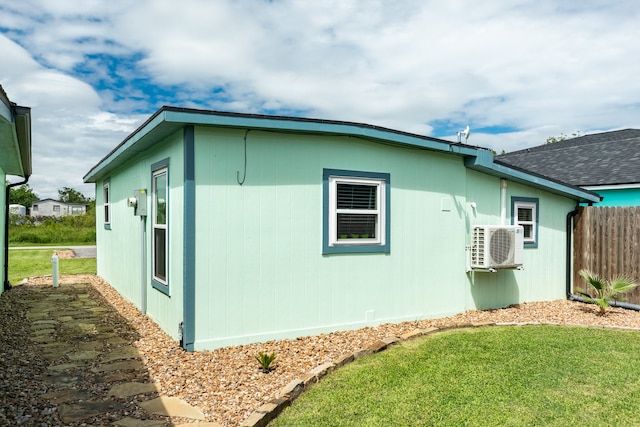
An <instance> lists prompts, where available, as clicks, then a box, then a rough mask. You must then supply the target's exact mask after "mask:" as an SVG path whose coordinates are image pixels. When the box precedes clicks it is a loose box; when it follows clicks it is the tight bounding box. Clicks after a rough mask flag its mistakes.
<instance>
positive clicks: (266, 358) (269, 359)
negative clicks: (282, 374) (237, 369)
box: [255, 351, 276, 374]
mask: <svg viewBox="0 0 640 427" xmlns="http://www.w3.org/2000/svg"><path fill="white" fill-rule="evenodd" d="M255 358H256V360H257V361H258V363H259V364H260V369H261V370H262V372H264V373H265V374H268V373H269V372H271V371H272V370H273V366H271V364H272V363H273V361H274V360H276V354H275V353H271V354H268V353H263V352H261V351H259V352H258V355H257V356H255Z"/></svg>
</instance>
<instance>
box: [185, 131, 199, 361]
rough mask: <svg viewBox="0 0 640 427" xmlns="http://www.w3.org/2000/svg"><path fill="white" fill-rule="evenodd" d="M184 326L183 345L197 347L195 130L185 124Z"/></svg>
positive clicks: (191, 349)
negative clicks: (195, 345)
mask: <svg viewBox="0 0 640 427" xmlns="http://www.w3.org/2000/svg"><path fill="white" fill-rule="evenodd" d="M183 197H184V223H183V231H184V233H183V245H184V246H183V254H184V255H183V265H184V268H183V273H182V274H183V300H182V304H183V316H184V319H183V329H182V348H184V349H185V350H187V351H194V349H195V348H194V344H195V328H196V278H195V276H196V232H195V226H196V184H195V131H194V127H193V126H186V127H185V128H184V196H183Z"/></svg>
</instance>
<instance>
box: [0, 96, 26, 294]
mask: <svg viewBox="0 0 640 427" xmlns="http://www.w3.org/2000/svg"><path fill="white" fill-rule="evenodd" d="M9 175H11V176H16V177H20V178H22V179H20V180H18V182H10V183H9V182H8V181H7V180H8V176H9ZM30 175H31V109H30V108H28V107H21V106H19V105H17V104H15V103H13V102H11V101H10V100H9V98H8V97H7V94H6V93H5V91H4V89H2V86H0V180H1V182H2V183H4V185H5V191H0V259H2V264H3V268H2V270H1V271H0V281H1V282H2V284H3V285H2V287H0V294H1V293H2V292H3V291H4V290H7V289H9V288H10V287H11V283H9V276H8V272H9V252H8V250H9V249H8V242H9V227H8V222H7V221H8V218H9V190H10V189H11V187H14V186H16V185H21V184H24V183H26V182H27V180H28V179H29V176H30Z"/></svg>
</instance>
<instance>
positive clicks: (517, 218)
mask: <svg viewBox="0 0 640 427" xmlns="http://www.w3.org/2000/svg"><path fill="white" fill-rule="evenodd" d="M512 210H513V212H512V215H513V224H514V225H521V226H522V228H523V229H524V244H525V246H527V245H528V246H533V245H536V244H537V242H538V200H537V199H534V198H516V197H514V198H513V199H512Z"/></svg>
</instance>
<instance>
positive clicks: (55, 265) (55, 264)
mask: <svg viewBox="0 0 640 427" xmlns="http://www.w3.org/2000/svg"><path fill="white" fill-rule="evenodd" d="M51 264H52V267H53V271H52V274H51V275H52V277H53V287H54V288H57V287H58V255H57V254H56V253H55V252H54V253H53V256H52V257H51Z"/></svg>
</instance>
